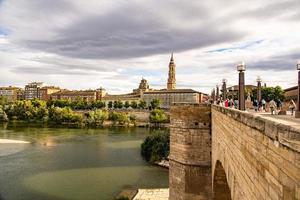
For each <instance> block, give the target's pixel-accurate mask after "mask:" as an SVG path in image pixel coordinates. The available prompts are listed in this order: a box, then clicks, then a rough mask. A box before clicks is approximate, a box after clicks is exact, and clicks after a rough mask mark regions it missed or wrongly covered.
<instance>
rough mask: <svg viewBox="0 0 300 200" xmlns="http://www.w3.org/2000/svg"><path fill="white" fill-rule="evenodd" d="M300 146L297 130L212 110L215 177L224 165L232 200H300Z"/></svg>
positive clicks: (251, 117)
mask: <svg viewBox="0 0 300 200" xmlns="http://www.w3.org/2000/svg"><path fill="white" fill-rule="evenodd" d="M299 145H300V130H299V128H297V127H292V126H288V125H284V124H280V123H276V122H275V121H270V120H267V119H265V118H263V117H260V116H254V115H252V114H250V113H246V112H241V111H238V110H233V109H228V108H223V107H219V106H213V107H212V177H215V176H217V173H218V171H219V170H216V171H215V168H216V165H217V163H219V162H220V163H221V166H222V167H223V169H224V171H225V174H226V181H227V183H228V186H229V188H230V193H231V198H232V199H237V200H241V199H249V200H255V199H258V200H263V199H298V200H300V146H299ZM218 161H219V162H218ZM213 184H214V183H213ZM170 190H171V188H170ZM215 199H218V198H217V197H216V196H215ZM171 200H172V199H171Z"/></svg>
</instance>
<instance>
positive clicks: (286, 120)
mask: <svg viewBox="0 0 300 200" xmlns="http://www.w3.org/2000/svg"><path fill="white" fill-rule="evenodd" d="M249 112H250V113H253V114H254V115H259V116H261V117H263V118H266V119H269V120H272V121H276V122H278V123H281V124H286V125H289V126H293V127H295V128H300V118H295V117H294V116H291V115H290V113H289V112H288V114H287V115H271V114H270V113H267V112H255V111H252V110H251V111H249Z"/></svg>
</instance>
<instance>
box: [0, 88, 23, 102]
mask: <svg viewBox="0 0 300 200" xmlns="http://www.w3.org/2000/svg"><path fill="white" fill-rule="evenodd" d="M19 90H20V88H17V87H12V86H9V87H0V96H1V97H4V98H6V100H7V101H8V102H12V101H16V100H17V99H18V91H19Z"/></svg>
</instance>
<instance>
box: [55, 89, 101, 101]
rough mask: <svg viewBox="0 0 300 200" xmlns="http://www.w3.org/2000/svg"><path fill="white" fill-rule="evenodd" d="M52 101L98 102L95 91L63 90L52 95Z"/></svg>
mask: <svg viewBox="0 0 300 200" xmlns="http://www.w3.org/2000/svg"><path fill="white" fill-rule="evenodd" d="M50 98H51V99H52V100H58V99H60V100H68V101H78V100H84V101H89V102H90V101H95V100H97V92H96V91H95V90H80V91H77V90H74V91H69V90H62V91H60V92H55V93H52V94H51V95H50Z"/></svg>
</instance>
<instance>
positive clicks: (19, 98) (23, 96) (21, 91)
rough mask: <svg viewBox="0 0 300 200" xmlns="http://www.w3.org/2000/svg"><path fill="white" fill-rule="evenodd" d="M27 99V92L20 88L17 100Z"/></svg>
mask: <svg viewBox="0 0 300 200" xmlns="http://www.w3.org/2000/svg"><path fill="white" fill-rule="evenodd" d="M24 99H25V90H24V89H22V88H19V89H18V90H17V100H24Z"/></svg>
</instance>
